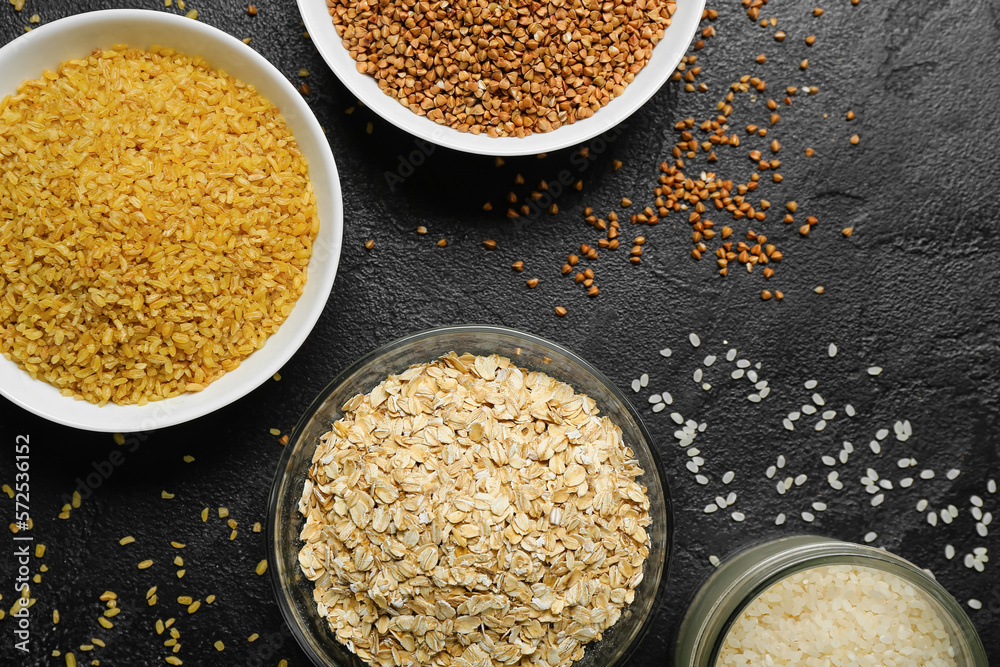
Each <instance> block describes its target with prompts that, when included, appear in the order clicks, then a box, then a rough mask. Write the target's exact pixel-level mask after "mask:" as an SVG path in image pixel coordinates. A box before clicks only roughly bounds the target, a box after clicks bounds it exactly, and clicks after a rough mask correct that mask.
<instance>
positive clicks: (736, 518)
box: [730, 512, 747, 523]
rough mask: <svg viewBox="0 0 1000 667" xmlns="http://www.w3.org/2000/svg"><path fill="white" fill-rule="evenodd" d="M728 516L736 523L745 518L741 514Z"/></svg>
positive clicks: (735, 513)
mask: <svg viewBox="0 0 1000 667" xmlns="http://www.w3.org/2000/svg"><path fill="white" fill-rule="evenodd" d="M730 516H731V517H733V521H736V522H737V523H739V522H740V521H743V519H745V518H747V517H746V515H745V514H744V513H743V512H733V513H732V514H731V515H730Z"/></svg>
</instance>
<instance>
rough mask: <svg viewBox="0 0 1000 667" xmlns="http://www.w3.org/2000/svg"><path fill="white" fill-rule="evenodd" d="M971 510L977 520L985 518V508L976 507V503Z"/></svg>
mask: <svg viewBox="0 0 1000 667" xmlns="http://www.w3.org/2000/svg"><path fill="white" fill-rule="evenodd" d="M969 512H970V513H971V514H972V518H973V519H975V520H976V521H982V520H983V510H982V509H980V508H978V507H976V506H975V505H973V506H972V508H971V509H970V510H969Z"/></svg>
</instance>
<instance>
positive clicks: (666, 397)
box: [661, 391, 674, 405]
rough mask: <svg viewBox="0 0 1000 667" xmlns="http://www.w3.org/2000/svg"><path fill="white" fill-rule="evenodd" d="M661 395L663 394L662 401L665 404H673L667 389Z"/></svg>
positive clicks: (672, 398)
mask: <svg viewBox="0 0 1000 667" xmlns="http://www.w3.org/2000/svg"><path fill="white" fill-rule="evenodd" d="M661 395H662V396H663V402H664V403H666V404H667V405H673V402H674V397H673V396H671V395H670V392H669V391H665V392H663V394H661Z"/></svg>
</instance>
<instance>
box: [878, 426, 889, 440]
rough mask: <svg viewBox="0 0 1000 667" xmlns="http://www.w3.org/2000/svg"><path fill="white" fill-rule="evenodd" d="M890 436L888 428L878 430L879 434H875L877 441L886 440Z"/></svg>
mask: <svg viewBox="0 0 1000 667" xmlns="http://www.w3.org/2000/svg"><path fill="white" fill-rule="evenodd" d="M888 435H889V429H887V428H880V429H879V430H878V432H876V433H875V439H876V440H885V439H886V437H888Z"/></svg>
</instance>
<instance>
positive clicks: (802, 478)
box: [795, 475, 809, 486]
mask: <svg viewBox="0 0 1000 667" xmlns="http://www.w3.org/2000/svg"><path fill="white" fill-rule="evenodd" d="M807 479H809V478H808V477H807V476H806V475H799V476H798V477H796V478H795V486H802V485H803V484H805V483H806V480H807Z"/></svg>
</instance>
